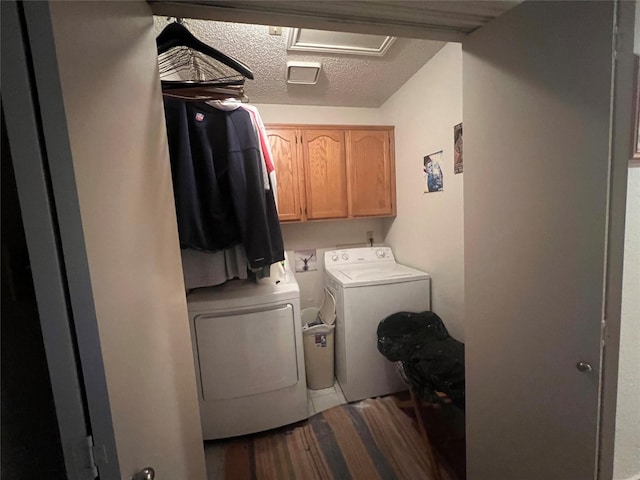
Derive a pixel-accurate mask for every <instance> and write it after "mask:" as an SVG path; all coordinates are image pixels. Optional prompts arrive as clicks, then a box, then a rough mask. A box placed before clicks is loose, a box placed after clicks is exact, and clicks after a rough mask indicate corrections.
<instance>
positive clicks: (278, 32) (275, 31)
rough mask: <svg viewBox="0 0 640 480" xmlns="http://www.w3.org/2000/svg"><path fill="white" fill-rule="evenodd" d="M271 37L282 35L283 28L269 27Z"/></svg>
mask: <svg viewBox="0 0 640 480" xmlns="http://www.w3.org/2000/svg"><path fill="white" fill-rule="evenodd" d="M269 35H278V36H279V35H282V27H272V26H269Z"/></svg>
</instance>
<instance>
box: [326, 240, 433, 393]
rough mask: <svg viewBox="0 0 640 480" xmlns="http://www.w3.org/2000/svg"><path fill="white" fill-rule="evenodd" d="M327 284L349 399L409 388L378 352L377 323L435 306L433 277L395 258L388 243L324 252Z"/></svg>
mask: <svg viewBox="0 0 640 480" xmlns="http://www.w3.org/2000/svg"><path fill="white" fill-rule="evenodd" d="M324 264H325V269H326V274H327V288H328V289H329V290H330V291H331V293H333V294H334V296H335V297H336V333H335V349H336V350H335V355H336V378H337V379H338V382H339V383H340V387H341V388H342V391H343V392H344V396H345V398H346V399H347V401H349V402H353V401H356V400H361V399H363V398H369V397H375V396H378V395H386V394H389V393H394V392H399V391H402V390H407V388H408V387H407V385H406V384H405V383H404V382H403V381H402V380H401V378H400V376H399V374H398V372H397V371H396V367H395V365H394V364H393V363H392V362H390V361H388V360H387V359H386V358H385V357H384V356H383V355H382V354H381V353H380V352H378V348H377V341H378V336H377V334H376V331H377V328H378V323H380V321H381V320H383V319H384V318H386V317H387V316H389V315H391V314H392V313H397V312H403V311H404V312H423V311H425V310H430V309H431V300H430V298H431V297H430V280H431V278H430V276H429V274H427V273H425V272H421V271H419V270H415V269H413V268H409V267H407V266H404V265H400V264H398V263H396V261H395V258H394V256H393V252H392V251H391V249H390V248H389V247H372V248H351V249H346V250H330V251H327V252H325V256H324Z"/></svg>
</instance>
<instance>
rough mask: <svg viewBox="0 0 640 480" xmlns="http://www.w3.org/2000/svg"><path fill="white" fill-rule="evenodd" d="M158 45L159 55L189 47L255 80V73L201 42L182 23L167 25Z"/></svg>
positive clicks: (157, 42)
mask: <svg viewBox="0 0 640 480" xmlns="http://www.w3.org/2000/svg"><path fill="white" fill-rule="evenodd" d="M156 45H157V46H158V54H162V53H165V52H167V51H168V50H170V49H172V48H174V47H187V48H191V49H193V50H195V51H197V52H200V53H202V54H204V55H207V56H209V57H211V58H214V59H215V60H217V61H219V62H220V63H223V64H225V65H227V66H228V67H230V68H232V69H233V70H235V71H236V72H238V73H239V74H241V75H242V76H243V77H246V78H248V79H249V80H253V72H252V71H251V70H250V69H249V67H247V66H246V65H245V64H243V63H242V62H240V61H238V60H236V59H234V58H231V57H229V56H228V55H225V54H224V53H222V52H220V51H219V50H216V49H215V48H213V47H210V46H209V45H207V44H205V43H203V42H201V41H200V40H198V39H197V38H196V37H194V36H193V35H192V34H191V32H189V30H187V29H186V28H185V27H184V26H183V25H181V24H180V23H177V22H174V23H170V24H169V25H167V26H166V27H165V28H164V30H162V32H160V35H158V37H157V38H156Z"/></svg>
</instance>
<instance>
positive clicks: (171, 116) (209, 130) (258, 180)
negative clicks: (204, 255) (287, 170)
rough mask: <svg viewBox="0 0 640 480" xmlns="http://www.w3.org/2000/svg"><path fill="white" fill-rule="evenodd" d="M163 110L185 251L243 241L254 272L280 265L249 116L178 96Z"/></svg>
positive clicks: (278, 235) (278, 237)
mask: <svg viewBox="0 0 640 480" xmlns="http://www.w3.org/2000/svg"><path fill="white" fill-rule="evenodd" d="M164 105H165V116H166V121H167V136H168V140H169V155H170V158H171V173H172V180H173V188H174V195H175V203H176V213H177V217H178V233H179V235H180V246H181V247H182V248H193V249H196V250H202V251H217V250H221V249H223V248H227V247H230V246H232V245H234V244H236V243H239V242H242V243H243V244H244V247H245V250H246V252H247V260H248V262H249V266H250V267H251V268H260V267H265V266H267V265H270V264H272V263H275V262H278V261H281V260H283V259H284V246H283V241H282V232H281V230H280V222H279V221H278V213H277V211H276V206H275V201H274V198H273V191H272V189H265V185H264V176H263V169H264V166H263V165H262V158H261V156H260V150H259V148H260V146H259V143H258V138H257V136H256V134H255V130H254V129H253V125H252V123H251V118H250V116H249V113H248V112H247V111H245V110H243V109H240V108H239V109H237V110H232V111H221V110H218V109H216V108H214V107H211V106H209V105H207V104H205V103H200V102H185V101H182V100H178V99H173V98H165V102H164Z"/></svg>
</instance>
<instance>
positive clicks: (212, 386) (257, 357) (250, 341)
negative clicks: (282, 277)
mask: <svg viewBox="0 0 640 480" xmlns="http://www.w3.org/2000/svg"><path fill="white" fill-rule="evenodd" d="M293 322H294V317H293V306H292V305H289V304H287V305H282V306H278V307H275V308H272V309H267V310H259V311H256V310H251V311H244V312H230V313H224V314H207V315H199V316H197V317H195V319H194V325H195V337H196V349H197V358H198V363H199V367H200V376H201V383H202V396H203V398H204V399H205V400H225V399H231V398H237V397H244V396H248V395H255V394H258V393H264V392H269V391H273V390H279V389H281V388H286V387H290V386H292V385H295V384H296V383H297V382H298V365H297V362H296V341H295V331H294V323H293Z"/></svg>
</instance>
